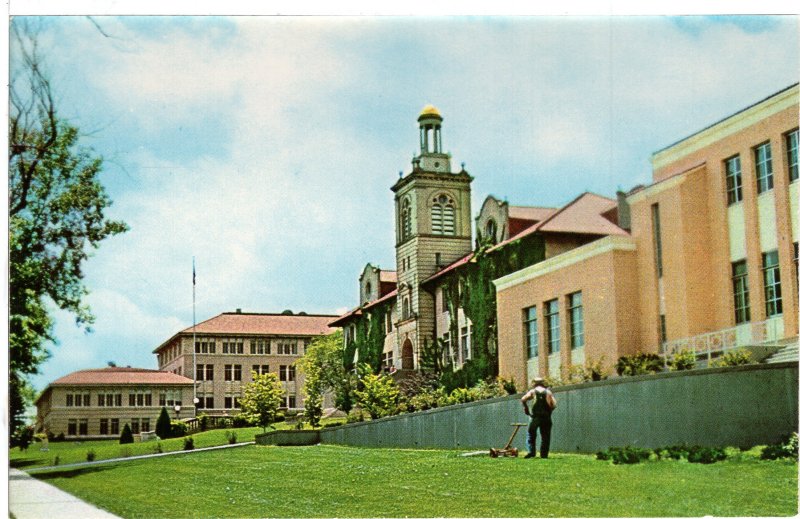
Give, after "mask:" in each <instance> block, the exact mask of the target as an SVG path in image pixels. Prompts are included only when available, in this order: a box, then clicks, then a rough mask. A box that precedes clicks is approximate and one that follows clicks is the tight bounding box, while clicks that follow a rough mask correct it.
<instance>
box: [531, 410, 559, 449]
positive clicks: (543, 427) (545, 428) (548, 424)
mask: <svg viewBox="0 0 800 519" xmlns="http://www.w3.org/2000/svg"><path fill="white" fill-rule="evenodd" d="M552 428H553V421H552V420H551V419H550V416H549V415H548V416H536V415H534V416H532V417H531V423H530V425H528V452H529V453H531V454H533V455H536V430H537V429H538V430H539V434H541V435H542V444H541V449H540V453H541V457H542V458H546V457H547V455H548V454H550V430H551V429H552Z"/></svg>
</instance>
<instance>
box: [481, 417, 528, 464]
mask: <svg viewBox="0 0 800 519" xmlns="http://www.w3.org/2000/svg"><path fill="white" fill-rule="evenodd" d="M526 425H528V424H524V423H512V424H511V426H512V427H513V428H514V432H513V433H511V438H509V439H508V443H506V446H505V447H503V448H502V449H489V456H491V457H492V458H499V457H500V456H510V457H514V458H516V457H517V456H518V455H519V449H517V448H516V447H512V446H511V444H512V443H513V442H514V437H515V436H516V435H517V432H518V431H519V428H520V427H524V426H526Z"/></svg>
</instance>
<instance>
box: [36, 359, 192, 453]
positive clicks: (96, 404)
mask: <svg viewBox="0 0 800 519" xmlns="http://www.w3.org/2000/svg"><path fill="white" fill-rule="evenodd" d="M176 406H180V410H179V411H176ZM162 407H166V408H167V409H168V410H169V412H170V416H171V417H172V418H180V417H187V416H193V415H194V408H193V406H192V380H191V379H188V378H186V377H183V376H180V375H177V374H174V373H167V372H164V371H157V370H152V369H140V368H130V367H126V368H121V367H107V368H102V369H86V370H82V371H76V372H74V373H70V374H69V375H67V376H64V377H61V378H59V379H58V380H55V381H53V382H52V383H50V384H49V385H48V386H47V388H45V390H44V391H43V392H42V394H41V395H40V396H39V398H37V399H36V408H37V418H36V422H37V423H36V429H37V430H39V431H47V432H49V433H51V434H53V435H55V436H58V435H60V434H62V433H63V434H64V436H65V437H66V438H68V439H75V438H81V439H92V438H97V439H102V438H116V437H119V435H120V432H121V431H122V428H123V427H124V426H125V424H129V425H130V426H131V430H132V432H133V433H134V434H139V433H140V432H145V431H151V430H153V429H155V426H156V421H157V420H158V416H159V414H160V413H161V408H162Z"/></svg>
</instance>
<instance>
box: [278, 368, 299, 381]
mask: <svg viewBox="0 0 800 519" xmlns="http://www.w3.org/2000/svg"><path fill="white" fill-rule="evenodd" d="M294 374H295V369H294V366H287V365H285V364H281V367H280V372H279V378H280V380H281V382H292V381H293V380H294Z"/></svg>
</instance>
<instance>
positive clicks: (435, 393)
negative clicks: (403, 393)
mask: <svg viewBox="0 0 800 519" xmlns="http://www.w3.org/2000/svg"><path fill="white" fill-rule="evenodd" d="M406 405H407V410H408V411H409V412H412V413H413V412H414V411H424V410H425V409H433V408H435V407H439V406H442V405H447V395H445V394H444V388H441V387H439V388H436V389H428V388H425V389H422V390H420V392H419V393H417V394H416V395H414V396H412V397H410V398H409V399H408V400H407V401H406Z"/></svg>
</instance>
